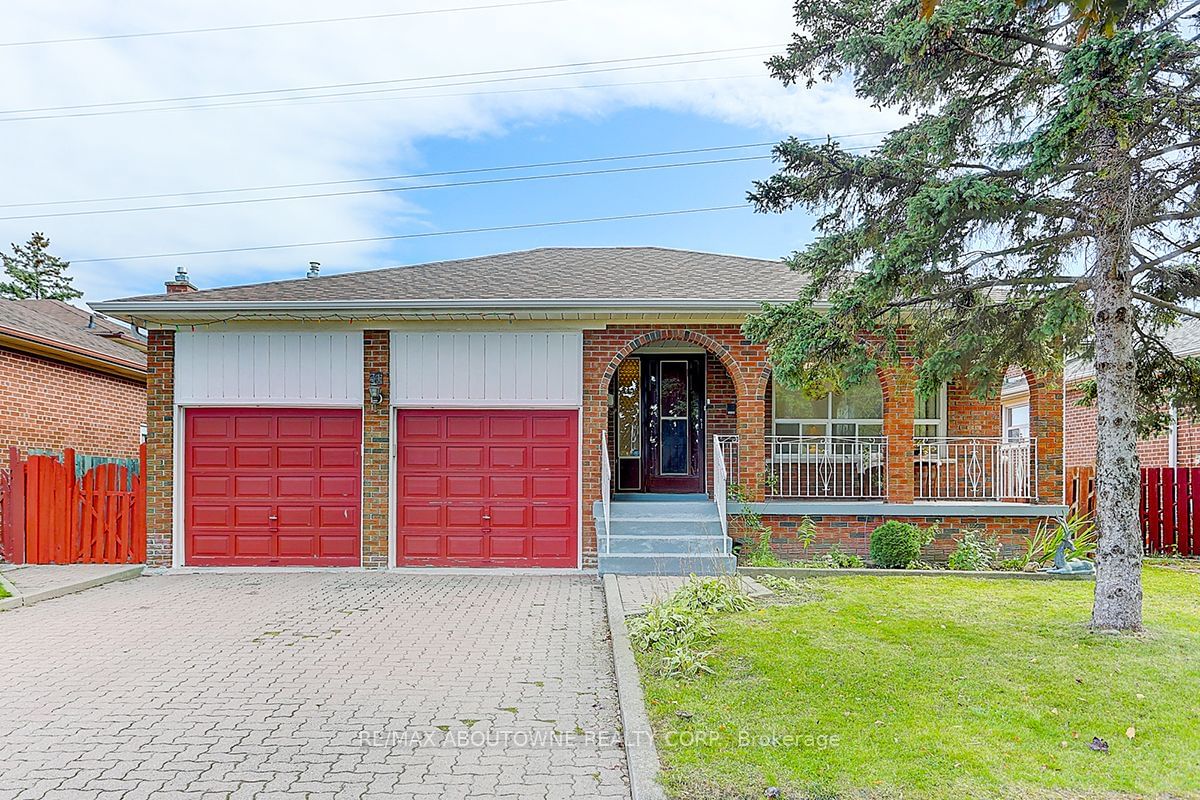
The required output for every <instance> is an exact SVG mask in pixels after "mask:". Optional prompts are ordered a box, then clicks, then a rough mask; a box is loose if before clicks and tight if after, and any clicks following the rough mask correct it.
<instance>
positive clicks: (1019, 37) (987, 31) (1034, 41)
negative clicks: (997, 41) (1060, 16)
mask: <svg viewBox="0 0 1200 800" xmlns="http://www.w3.org/2000/svg"><path fill="white" fill-rule="evenodd" d="M965 30H966V32H967V33H973V34H976V35H978V36H996V37H999V38H1001V39H1011V40H1013V41H1016V42H1022V43H1024V44H1028V45H1032V46H1033V47H1041V48H1043V49H1046V50H1053V51H1055V52H1056V53H1069V52H1071V48H1070V47H1067V46H1066V45H1061V44H1058V43H1056V42H1048V41H1046V40H1045V39H1039V38H1037V37H1036V36H1030V35H1029V34H1026V33H1021V32H1020V31H1001V30H996V29H994V28H966V29H965Z"/></svg>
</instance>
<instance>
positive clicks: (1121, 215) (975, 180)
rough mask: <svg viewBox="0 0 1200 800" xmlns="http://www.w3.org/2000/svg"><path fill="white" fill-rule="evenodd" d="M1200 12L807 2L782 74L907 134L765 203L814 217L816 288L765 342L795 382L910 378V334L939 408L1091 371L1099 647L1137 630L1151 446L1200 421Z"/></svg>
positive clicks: (822, 166) (827, 150)
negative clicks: (1006, 382) (1186, 351)
mask: <svg viewBox="0 0 1200 800" xmlns="http://www.w3.org/2000/svg"><path fill="white" fill-rule="evenodd" d="M931 8H932V10H930V9H931ZM1197 8H1200V3H1197V2H1195V0H1170V1H1167V0H1140V1H1139V2H1138V3H1137V4H1133V5H1130V6H1129V7H1128V8H1126V9H1123V14H1122V15H1121V17H1120V18H1119V19H1117V20H1115V21H1113V22H1112V23H1111V24H1108V23H1106V24H1104V25H1103V26H1102V27H1103V30H1096V31H1093V32H1091V33H1090V35H1086V36H1081V34H1080V30H1079V26H1078V24H1077V20H1075V19H1073V14H1072V11H1071V5H1070V4H1069V3H1068V4H1062V3H1054V2H1050V3H1028V4H1026V3H1025V2H1023V0H938V2H937V4H936V6H932V7H931V6H930V4H929V3H926V4H925V11H926V13H925V14H924V15H923V14H922V2H921V0H884V2H878V0H798V2H796V4H795V12H796V13H795V17H796V21H797V25H798V31H797V32H796V33H795V34H794V36H793V40H792V42H791V44H790V45H789V46H788V50H787V53H786V55H782V56H777V57H775V58H773V59H772V60H771V61H770V62H769V63H770V68H771V71H772V73H773V75H774V76H775V77H777V78H778V79H780V80H782V81H783V82H784V83H785V84H787V85H792V84H797V83H799V84H807V85H809V86H812V85H814V84H816V83H818V82H831V81H837V80H846V81H851V82H852V85H853V86H854V89H855V91H856V93H857V95H858V96H860V97H862V98H865V99H868V100H869V101H871V102H873V103H874V104H876V105H878V106H881V107H887V108H893V109H896V110H898V111H900V112H902V113H904V114H906V115H907V116H908V118H909V119H910V120H911V121H910V122H909V123H908V124H906V125H904V126H902V127H901V128H899V129H898V130H896V131H894V132H892V133H891V134H889V135H888V136H886V137H885V138H884V139H883V141H882V143H881V144H880V145H879V147H877V148H876V149H875V150H873V151H872V152H869V153H857V152H853V151H851V150H847V149H845V148H843V147H841V146H840V145H839V144H837V143H836V142H833V141H830V142H827V143H824V144H818V145H809V144H804V143H802V142H800V141H798V140H796V139H791V140H788V141H785V142H783V143H781V144H780V145H779V146H778V147H777V148H776V158H777V161H778V162H779V164H780V169H779V171H778V173H777V174H776V175H774V176H773V177H771V178H769V179H767V180H765V181H762V182H760V183H757V184H756V185H755V187H754V188H753V190H752V191H751V193H750V199H751V201H752V202H753V203H754V204H755V205H756V207H757V209H758V210H760V211H772V212H783V211H787V210H789V209H791V208H794V207H796V206H800V207H804V208H808V209H810V210H812V211H814V212H815V213H816V214H817V222H816V232H817V238H816V239H815V240H814V241H813V242H812V243H811V244H810V245H808V246H807V247H806V248H805V249H803V250H802V251H800V252H797V253H794V254H793V255H792V256H791V258H790V263H791V266H792V267H794V268H795V269H797V270H800V271H801V272H803V273H806V274H807V275H808V276H809V277H810V278H811V283H810V286H809V288H808V289H807V291H806V292H805V293H804V295H803V296H802V297H800V298H799V300H798V302H795V303H793V304H789V305H784V306H772V307H767V308H765V309H764V310H763V312H762V313H761V314H759V315H757V316H756V317H755V318H753V319H751V321H750V322H748V323H747V328H746V331H747V334H748V335H750V336H751V337H753V338H755V339H757V340H760V341H766V342H768V345H769V347H770V350H771V353H772V358H773V361H774V363H776V365H777V371H778V373H779V374H780V376H781V377H782V378H783V379H784V380H785V381H790V382H792V383H796V384H804V383H806V382H811V381H828V380H830V379H831V376H832V377H833V379H836V380H843V381H852V380H853V379H854V376H856V375H861V374H863V372H864V370H865V369H867V368H869V367H870V366H874V365H877V364H880V363H881V362H888V363H891V364H896V363H898V361H899V358H900V351H901V348H900V346H899V344H898V343H899V342H900V340H901V337H903V341H904V345H905V348H906V349H907V351H909V352H911V354H912V356H913V358H914V363H915V369H916V373H917V378H918V387H919V389H921V390H924V391H928V390H930V389H932V388H934V387H936V386H937V385H939V384H940V383H942V382H943V381H958V382H961V383H963V384H966V385H968V386H970V387H972V388H973V390H974V391H976V392H977V393H978V394H980V395H983V396H986V395H990V394H994V393H995V392H996V391H997V390H998V387H999V386H1000V382H1001V380H1002V378H1003V375H1004V372H1005V370H1006V368H1007V367H1008V366H1009V365H1012V364H1015V365H1020V366H1022V367H1024V368H1026V369H1028V370H1029V371H1031V372H1032V373H1034V374H1042V373H1045V372H1047V371H1049V370H1054V369H1057V368H1059V366H1060V364H1061V359H1062V357H1063V355H1064V354H1066V355H1078V356H1081V357H1084V358H1093V359H1094V362H1095V368H1096V373H1095V374H1096V377H1095V381H1094V384H1093V388H1092V392H1093V395H1094V399H1095V404H1096V406H1097V429H1098V430H1097V434H1098V440H1099V441H1098V446H1097V457H1096V465H1097V473H1096V484H1097V485H1096V495H1097V497H1098V503H1099V508H1098V515H1097V526H1098V533H1099V543H1098V546H1097V565H1096V566H1097V579H1096V592H1095V602H1094V606H1093V611H1092V624H1093V626H1094V627H1096V628H1101V629H1125V630H1132V629H1137V628H1139V627H1141V624H1142V610H1141V605H1142V587H1141V556H1142V546H1141V534H1140V530H1139V520H1138V463H1137V454H1136V448H1135V445H1136V437H1137V434H1138V432H1139V431H1141V432H1145V431H1147V430H1151V429H1154V428H1156V427H1159V426H1161V425H1163V424H1164V422H1165V419H1166V416H1165V414H1164V413H1163V411H1164V409H1167V408H1168V407H1169V406H1170V405H1171V404H1172V403H1173V404H1174V405H1175V406H1176V407H1177V408H1178V409H1179V411H1180V413H1181V414H1183V413H1196V412H1197V411H1200V360H1198V359H1196V358H1178V357H1175V356H1173V355H1172V354H1171V352H1170V350H1169V349H1168V348H1167V347H1166V345H1165V343H1164V339H1163V334H1164V332H1165V331H1166V330H1167V329H1168V328H1169V327H1170V326H1172V325H1173V324H1175V323H1177V321H1178V320H1179V319H1180V318H1182V317H1198V316H1200V313H1198V312H1197V311H1196V309H1195V305H1194V303H1193V300H1194V298H1196V297H1197V296H1198V295H1200V261H1198V260H1197V256H1196V253H1197V252H1200V236H1198V230H1197V227H1198V225H1197V222H1198V219H1200V199H1198V197H1197V186H1198V185H1200V159H1197V158H1196V154H1197V149H1198V148H1200V49H1198V48H1197V45H1196V34H1195V30H1196V9H1197ZM1085 33H1086V31H1085ZM864 334H865V335H864Z"/></svg>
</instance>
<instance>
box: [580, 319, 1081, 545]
mask: <svg viewBox="0 0 1200 800" xmlns="http://www.w3.org/2000/svg"><path fill="white" fill-rule="evenodd" d="M584 348H585V354H584V357H585V386H586V387H587V388H586V389H585V391H586V392H588V396H587V397H585V419H584V428H585V431H584V433H585V442H586V443H587V447H588V449H589V450H590V452H592V453H595V454H596V456H598V457H597V458H595V459H594V462H593V463H594V472H592V466H591V465H589V464H587V463H586V459H585V481H584V486H585V501H586V500H590V501H592V502H593V503H595V506H596V508H595V511H596V515H595V521H596V525H595V528H594V531H593V536H594V537H595V538H594V539H592V541H591V542H589V541H588V537H587V535H586V532H585V553H587V552H589V551H590V552H595V553H597V554H598V555H599V556H601V557H602V556H604V555H605V554H606V553H611V552H612V549H611V548H612V544H611V538H610V536H611V530H612V525H611V517H612V513H613V512H612V508H613V507H614V506H615V505H616V504H617V503H620V502H621V501H622V500H623V499H624V498H627V497H633V496H646V495H657V494H671V493H676V492H689V493H692V494H693V495H695V494H698V493H704V494H707V496H708V497H709V498H711V500H710V503H711V504H712V505H713V506H715V511H716V512H717V516H718V517H719V520H720V522H721V529H722V535H723V536H725V535H727V534H728V532H729V522H728V515H729V513H730V512H731V511H732V512H735V513H736V511H737V510H739V509H740V508H741V507H743V506H746V507H749V508H752V509H753V510H754V511H755V512H756V513H758V514H759V515H761V516H762V517H763V521H764V522H765V523H766V524H767V525H768V526H770V527H771V528H773V529H774V530H776V532H778V533H780V534H781V538H782V539H784V540H786V538H787V535H788V530H789V529H791V528H794V527H795V525H796V522H797V520H799V519H800V518H802V517H805V516H807V517H810V518H812V519H813V520H814V521H815V522H817V525H818V541H825V542H827V543H840V544H842V545H844V546H847V547H850V548H851V549H853V550H858V549H861V548H860V545H862V544H863V541H865V536H866V535H868V534H869V530H870V529H872V528H873V527H874V525H876V524H879V522H882V521H883V520H884V519H888V518H892V517H907V518H911V519H912V520H913V521H915V522H922V521H928V522H931V523H937V522H939V521H944V522H945V523H947V525H948V526H950V527H951V528H952V530H957V529H962V528H963V527H965V526H970V527H983V528H986V529H987V531H988V532H989V534H990V533H996V534H997V535H998V536H999V537H1000V538H1001V540H1002V541H1004V540H1005V539H1006V538H1007V539H1008V540H1011V541H1012V542H1016V541H1017V540H1018V539H1019V538H1020V537H1022V536H1024V535H1027V534H1028V533H1029V532H1030V531H1031V530H1032V527H1036V525H1037V524H1038V522H1039V521H1040V519H1042V518H1046V517H1053V516H1056V515H1058V514H1060V513H1061V503H1062V487H1063V475H1062V391H1061V385H1060V383H1059V382H1058V380H1057V378H1053V377H1051V378H1041V377H1037V376H1032V375H1026V376H1025V382H1026V384H1027V387H1028V395H1029V426H1028V434H1027V435H1026V434H1025V433H1024V432H1023V431H1022V432H1020V434H1021V435H1015V434H1014V431H1012V430H1011V429H1009V428H1008V427H1006V425H1005V421H1004V407H1003V405H1002V403H1001V401H1000V398H999V397H996V398H989V399H982V400H981V399H979V398H976V397H974V396H972V395H971V394H970V393H969V392H967V391H966V390H965V389H964V388H962V387H959V386H955V385H948V386H944V387H942V389H941V391H940V392H937V393H935V394H933V395H931V396H922V395H920V394H918V393H917V392H916V391H915V386H914V379H913V376H912V375H911V373H910V371H908V370H905V369H897V370H887V371H881V372H880V374H879V375H878V376H877V379H876V380H867V381H865V382H863V383H860V384H859V385H857V386H855V387H852V388H850V389H848V390H847V391H846V392H844V393H839V394H829V395H826V396H822V397H815V398H814V397H807V396H804V395H802V394H800V393H798V392H795V391H793V390H789V389H788V388H787V387H785V386H783V385H781V384H777V383H776V382H775V381H774V380H773V379H772V375H771V369H770V365H769V363H768V362H767V359H766V353H765V351H764V349H763V348H762V347H761V346H759V345H756V344H752V343H750V342H748V341H746V340H745V339H743V338H742V337H741V332H740V329H739V328H738V327H737V326H735V325H693V326H662V327H644V328H636V327H621V328H615V327H609V328H606V329H604V330H603V331H597V332H595V333H594V334H593V333H591V332H589V333H585V341H584ZM589 473H590V474H589ZM593 479H594V483H593V482H592V480H593ZM614 501H615V502H614ZM588 505H589V506H590V505H592V503H588ZM620 511H621V512H622V513H627V511H626V508H625V507H624V506H621V507H620ZM922 524H924V523H922ZM1031 526H1032V527H1031ZM593 547H594V548H595V549H592V548H593ZM717 552H721V551H717ZM724 552H728V551H724ZM714 554H715V553H714Z"/></svg>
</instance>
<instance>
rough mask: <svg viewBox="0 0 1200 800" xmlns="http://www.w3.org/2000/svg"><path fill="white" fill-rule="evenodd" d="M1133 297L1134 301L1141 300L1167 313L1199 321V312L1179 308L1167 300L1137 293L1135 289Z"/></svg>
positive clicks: (1183, 307)
mask: <svg viewBox="0 0 1200 800" xmlns="http://www.w3.org/2000/svg"><path fill="white" fill-rule="evenodd" d="M1133 297H1134V299H1136V300H1141V301H1142V302H1143V303H1149V304H1150V305H1152V306H1155V307H1157V308H1163V309H1166V310H1167V311H1171V312H1173V313H1176V314H1180V315H1182V316H1185V317H1192V318H1194V319H1200V311H1197V310H1195V309H1192V308H1188V307H1187V306H1181V305H1179V304H1178V303H1172V302H1171V301H1169V300H1161V299H1159V298H1157V297H1154V296H1153V295H1149V294H1146V293H1145V292H1139V291H1137V290H1136V289H1135V290H1134V292H1133Z"/></svg>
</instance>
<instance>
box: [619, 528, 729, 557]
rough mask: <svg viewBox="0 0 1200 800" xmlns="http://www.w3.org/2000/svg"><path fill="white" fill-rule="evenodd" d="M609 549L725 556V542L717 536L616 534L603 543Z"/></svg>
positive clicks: (633, 552) (620, 551)
mask: <svg viewBox="0 0 1200 800" xmlns="http://www.w3.org/2000/svg"><path fill="white" fill-rule="evenodd" d="M605 544H607V545H608V547H609V553H611V554H614V555H625V554H630V555H632V554H654V553H662V552H671V553H688V554H690V555H697V556H720V555H725V540H724V537H722V536H721V535H720V531H718V532H717V535H716V536H689V535H673V534H668V535H662V536H626V535H623V534H622V535H617V534H616V532H615V531H614V534H613V535H612V536H610V537H608V539H607V541H602V542H601V547H603V546H604V545H605Z"/></svg>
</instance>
